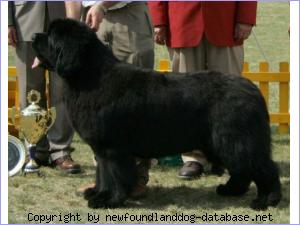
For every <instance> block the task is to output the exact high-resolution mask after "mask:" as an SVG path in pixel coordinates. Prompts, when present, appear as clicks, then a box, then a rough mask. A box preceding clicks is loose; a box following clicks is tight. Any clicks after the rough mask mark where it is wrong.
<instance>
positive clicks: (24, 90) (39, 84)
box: [15, 42, 50, 165]
mask: <svg viewBox="0 0 300 225" xmlns="http://www.w3.org/2000/svg"><path fill="white" fill-rule="evenodd" d="M33 59H34V53H33V50H32V48H31V42H18V44H17V46H16V54H15V60H16V69H17V74H18V82H19V99H20V109H24V108H25V107H26V106H27V105H28V101H27V94H28V92H29V91H31V90H36V91H38V92H39V93H40V94H41V100H40V101H39V103H38V105H39V106H40V107H42V108H46V95H45V76H44V74H45V70H44V69H42V68H36V69H32V68H31V65H32V62H33ZM26 145H27V144H26ZM34 158H35V160H36V161H37V163H38V164H41V165H48V164H49V162H50V161H49V143H48V140H47V137H46V136H44V137H43V138H42V139H41V140H40V141H39V142H38V143H37V147H36V153H35V155H34Z"/></svg>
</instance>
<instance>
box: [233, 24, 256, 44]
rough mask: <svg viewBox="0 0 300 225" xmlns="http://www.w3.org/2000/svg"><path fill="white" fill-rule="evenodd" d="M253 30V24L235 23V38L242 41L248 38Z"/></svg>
mask: <svg viewBox="0 0 300 225" xmlns="http://www.w3.org/2000/svg"><path fill="white" fill-rule="evenodd" d="M251 31H252V25H249V24H242V23H237V24H236V25H235V32H234V38H235V39H237V40H240V41H244V40H246V39H247V38H248V37H249V36H250V34H251Z"/></svg>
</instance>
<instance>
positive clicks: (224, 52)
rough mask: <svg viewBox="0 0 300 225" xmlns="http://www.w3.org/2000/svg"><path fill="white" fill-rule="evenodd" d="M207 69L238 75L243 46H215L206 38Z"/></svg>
mask: <svg viewBox="0 0 300 225" xmlns="http://www.w3.org/2000/svg"><path fill="white" fill-rule="evenodd" d="M205 42H206V52H207V69H209V70H216V71H220V72H222V73H228V74H232V75H237V76H240V75H241V74H242V70H243V63H244V47H243V46H242V45H239V46H234V47H217V46H214V45H212V44H210V43H209V42H208V41H207V40H205Z"/></svg>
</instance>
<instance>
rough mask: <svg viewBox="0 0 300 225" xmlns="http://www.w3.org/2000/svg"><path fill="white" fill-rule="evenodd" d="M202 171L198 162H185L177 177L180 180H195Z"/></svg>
mask: <svg viewBox="0 0 300 225" xmlns="http://www.w3.org/2000/svg"><path fill="white" fill-rule="evenodd" d="M203 171H204V169H203V166H202V165H201V164H200V163H199V162H194V161H189V162H185V163H184V165H183V167H182V168H181V169H180V170H179V173H178V177H179V178H181V179H195V178H198V177H200V176H201V175H202V173H203Z"/></svg>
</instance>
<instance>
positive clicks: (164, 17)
mask: <svg viewBox="0 0 300 225" xmlns="http://www.w3.org/2000/svg"><path fill="white" fill-rule="evenodd" d="M148 6H149V11H150V14H151V18H152V22H153V25H154V41H155V42H156V43H157V44H159V45H165V44H166V41H167V27H168V23H169V21H168V2H164V1H158V2H156V1H155V2H152V1H149V2H148Z"/></svg>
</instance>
